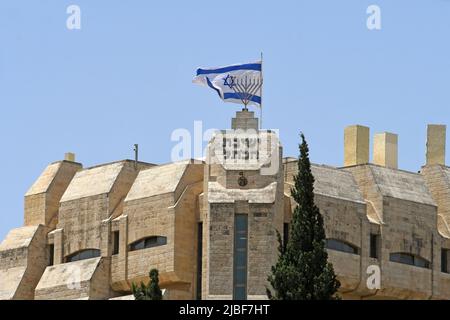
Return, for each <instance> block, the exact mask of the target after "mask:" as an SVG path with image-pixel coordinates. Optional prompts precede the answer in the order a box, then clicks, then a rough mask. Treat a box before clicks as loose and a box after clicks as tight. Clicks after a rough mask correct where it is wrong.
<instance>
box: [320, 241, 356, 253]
mask: <svg viewBox="0 0 450 320" xmlns="http://www.w3.org/2000/svg"><path fill="white" fill-rule="evenodd" d="M326 247H327V249H330V250H335V251H342V252H347V253H352V254H358V248H357V247H355V246H353V245H351V244H349V243H346V242H344V241H341V240H337V239H327V242H326Z"/></svg>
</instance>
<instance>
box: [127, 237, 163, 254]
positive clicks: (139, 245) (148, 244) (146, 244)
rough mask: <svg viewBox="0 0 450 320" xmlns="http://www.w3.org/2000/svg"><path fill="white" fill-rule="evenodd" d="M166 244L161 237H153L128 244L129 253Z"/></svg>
mask: <svg viewBox="0 0 450 320" xmlns="http://www.w3.org/2000/svg"><path fill="white" fill-rule="evenodd" d="M165 244H167V238H166V237H162V236H153V237H148V238H145V239H141V240H138V241H136V242H133V243H132V244H130V251H135V250H141V249H147V248H153V247H157V246H162V245H165Z"/></svg>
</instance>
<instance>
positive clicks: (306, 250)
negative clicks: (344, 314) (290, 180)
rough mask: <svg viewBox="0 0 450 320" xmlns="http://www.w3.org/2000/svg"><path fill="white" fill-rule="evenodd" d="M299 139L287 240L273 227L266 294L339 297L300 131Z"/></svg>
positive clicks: (288, 297)
mask: <svg viewBox="0 0 450 320" xmlns="http://www.w3.org/2000/svg"><path fill="white" fill-rule="evenodd" d="M301 139H302V141H301V144H299V150H300V156H299V158H298V173H297V175H295V176H294V187H293V188H291V196H292V198H293V199H294V200H295V201H296V203H297V207H296V208H295V210H294V212H293V215H292V223H291V226H290V230H289V239H288V241H287V243H282V240H281V236H280V233H279V232H278V230H277V234H278V242H279V248H278V251H279V258H278V262H277V263H276V264H275V265H274V266H272V272H271V274H270V275H269V278H268V281H269V283H270V284H271V286H272V288H273V289H274V292H271V291H270V290H269V289H267V295H268V297H269V298H270V299H273V300H334V299H339V298H338V297H337V295H336V292H337V290H338V289H339V287H340V283H339V281H338V280H337V279H336V275H335V273H334V270H333V266H332V264H331V263H329V262H328V254H327V251H326V249H325V241H326V238H325V230H324V227H323V218H322V215H321V214H320V212H319V208H317V206H316V205H315V204H314V177H313V175H312V173H311V163H310V161H309V149H308V144H307V142H306V140H305V137H304V135H303V133H302V134H301Z"/></svg>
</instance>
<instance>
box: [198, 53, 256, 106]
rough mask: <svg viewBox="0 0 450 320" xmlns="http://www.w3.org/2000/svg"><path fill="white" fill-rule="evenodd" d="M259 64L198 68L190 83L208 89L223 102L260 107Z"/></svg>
mask: <svg viewBox="0 0 450 320" xmlns="http://www.w3.org/2000/svg"><path fill="white" fill-rule="evenodd" d="M261 64H262V63H261V61H257V62H254V63H246V64H236V65H231V66H227V67H219V68H199V69H197V75H196V77H195V78H194V80H192V82H194V83H198V84H201V85H204V86H208V87H210V88H211V89H213V90H214V91H216V92H217V94H218V95H219V97H220V98H221V99H222V100H223V101H225V102H231V103H239V104H242V103H244V104H245V103H247V104H249V105H256V106H261V90H262V72H261V71H262V68H261V67H262V66H261ZM243 100H244V101H245V102H244V101H243Z"/></svg>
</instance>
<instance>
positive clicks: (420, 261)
mask: <svg viewBox="0 0 450 320" xmlns="http://www.w3.org/2000/svg"><path fill="white" fill-rule="evenodd" d="M389 260H391V261H392V262H398V263H403V264H409V265H411V266H416V267H420V268H429V267H430V263H429V262H428V261H427V260H425V259H424V258H421V257H419V256H415V255H412V254H410V253H404V252H397V253H391V254H390V257H389Z"/></svg>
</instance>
